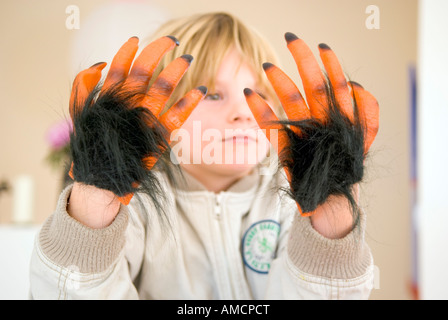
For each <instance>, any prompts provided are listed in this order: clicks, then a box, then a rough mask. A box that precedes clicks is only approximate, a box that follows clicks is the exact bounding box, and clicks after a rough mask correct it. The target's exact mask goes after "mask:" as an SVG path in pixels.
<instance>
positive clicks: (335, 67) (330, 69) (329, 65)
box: [319, 43, 354, 122]
mask: <svg viewBox="0 0 448 320" xmlns="http://www.w3.org/2000/svg"><path fill="white" fill-rule="evenodd" d="M319 53H320V57H321V60H322V63H323V65H324V68H325V70H326V72H327V75H328V79H329V80H330V84H331V86H332V87H333V92H334V95H335V98H336V102H337V104H338V106H339V108H340V111H341V112H342V113H343V114H345V115H346V116H347V117H348V118H349V119H350V120H351V121H352V122H353V119H354V113H353V104H352V97H351V96H350V92H349V87H348V84H347V80H346V79H345V75H344V72H343V71H342V67H341V64H340V63H339V60H338V58H337V57H336V54H335V53H334V51H333V50H331V48H330V47H329V46H327V45H326V44H323V43H321V44H319Z"/></svg>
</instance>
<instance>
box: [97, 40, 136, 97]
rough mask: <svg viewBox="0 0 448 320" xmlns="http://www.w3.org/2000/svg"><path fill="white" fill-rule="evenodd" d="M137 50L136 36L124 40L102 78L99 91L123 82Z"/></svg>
mask: <svg viewBox="0 0 448 320" xmlns="http://www.w3.org/2000/svg"><path fill="white" fill-rule="evenodd" d="M137 50H138V38H137V37H132V38H130V39H129V40H128V41H126V42H125V43H124V44H123V45H122V46H121V48H120V49H119V50H118V51H117V53H116V54H115V56H114V58H113V60H112V63H111V65H110V68H109V72H108V73H107V76H106V79H105V80H104V84H103V88H102V89H101V92H104V91H106V90H107V89H109V88H110V87H112V86H114V85H116V84H118V83H120V82H123V81H124V80H125V79H126V77H127V75H128V73H129V69H130V68H131V65H132V61H133V60H134V57H135V54H136V53H137Z"/></svg>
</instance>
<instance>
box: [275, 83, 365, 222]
mask: <svg viewBox="0 0 448 320" xmlns="http://www.w3.org/2000/svg"><path fill="white" fill-rule="evenodd" d="M326 96H327V105H328V106H329V107H328V109H327V121H326V122H325V123H322V122H320V121H318V120H317V119H314V118H311V119H308V120H302V121H291V120H287V121H280V123H282V124H283V125H284V130H286V132H287V134H288V137H289V142H290V143H289V146H290V148H288V149H286V150H284V151H283V153H281V154H280V161H281V165H282V166H283V167H286V168H287V169H288V170H289V172H290V173H291V180H292V181H291V189H290V190H287V192H288V194H289V195H290V196H291V197H292V198H293V199H294V200H295V201H296V202H297V203H298V204H299V205H300V206H301V208H302V211H303V212H304V213H307V212H311V211H313V210H315V209H316V208H317V206H319V205H321V204H323V203H324V202H325V201H326V200H327V199H328V197H329V196H330V195H342V196H344V197H346V198H347V199H348V201H349V202H350V204H351V206H352V209H353V213H356V212H357V211H358V207H357V204H356V201H355V200H354V198H353V194H352V191H353V190H352V187H353V185H354V184H355V183H358V182H360V181H361V180H362V178H363V174H364V134H365V132H366V130H365V128H363V127H362V125H361V122H360V121H359V117H358V109H357V105H356V101H354V113H355V114H354V123H352V122H351V121H350V120H349V119H348V118H347V117H346V116H345V115H344V114H343V113H341V112H340V110H339V106H338V105H337V102H336V99H335V96H334V92H333V89H332V87H331V86H330V85H329V81H327V88H326ZM353 100H354V99H353ZM291 127H296V128H298V129H299V130H300V132H301V134H300V135H297V134H296V133H295V132H294V131H292V130H291Z"/></svg>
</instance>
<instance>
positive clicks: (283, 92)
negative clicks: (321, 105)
mask: <svg viewBox="0 0 448 320" xmlns="http://www.w3.org/2000/svg"><path fill="white" fill-rule="evenodd" d="M263 69H264V71H265V73H266V76H267V78H268V80H269V82H270V83H271V84H272V87H273V88H274V91H275V93H276V94H277V97H278V98H279V100H280V102H281V104H282V106H283V109H284V110H285V113H286V115H287V117H288V119H289V120H293V121H299V120H304V119H309V118H310V116H311V115H310V110H309V109H308V106H307V105H306V102H305V99H303V97H302V94H301V93H300V91H299V89H298V88H297V86H296V84H295V83H294V81H292V80H291V78H289V77H288V76H287V75H286V74H285V73H284V72H283V71H282V70H281V69H280V68H278V67H277V66H275V65H273V64H271V63H264V64H263ZM292 130H293V131H295V132H296V133H297V134H298V133H299V132H298V129H297V128H296V127H292Z"/></svg>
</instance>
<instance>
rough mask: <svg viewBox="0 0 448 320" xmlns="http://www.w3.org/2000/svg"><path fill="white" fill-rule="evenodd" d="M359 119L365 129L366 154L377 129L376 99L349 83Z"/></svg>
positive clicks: (354, 83) (378, 109)
mask: <svg viewBox="0 0 448 320" xmlns="http://www.w3.org/2000/svg"><path fill="white" fill-rule="evenodd" d="M350 85H351V86H352V90H353V97H354V99H355V102H356V105H357V108H358V113H359V118H360V121H361V123H362V125H363V126H364V128H365V129H366V135H365V141H364V152H365V153H367V152H368V151H369V149H370V146H371V145H372V143H373V141H374V140H375V137H376V134H377V133H378V129H379V119H380V108H379V105H378V101H377V100H376V98H375V97H374V96H373V95H372V94H371V93H370V92H368V91H366V90H364V88H363V87H362V86H361V85H359V84H358V83H356V82H353V81H350Z"/></svg>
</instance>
